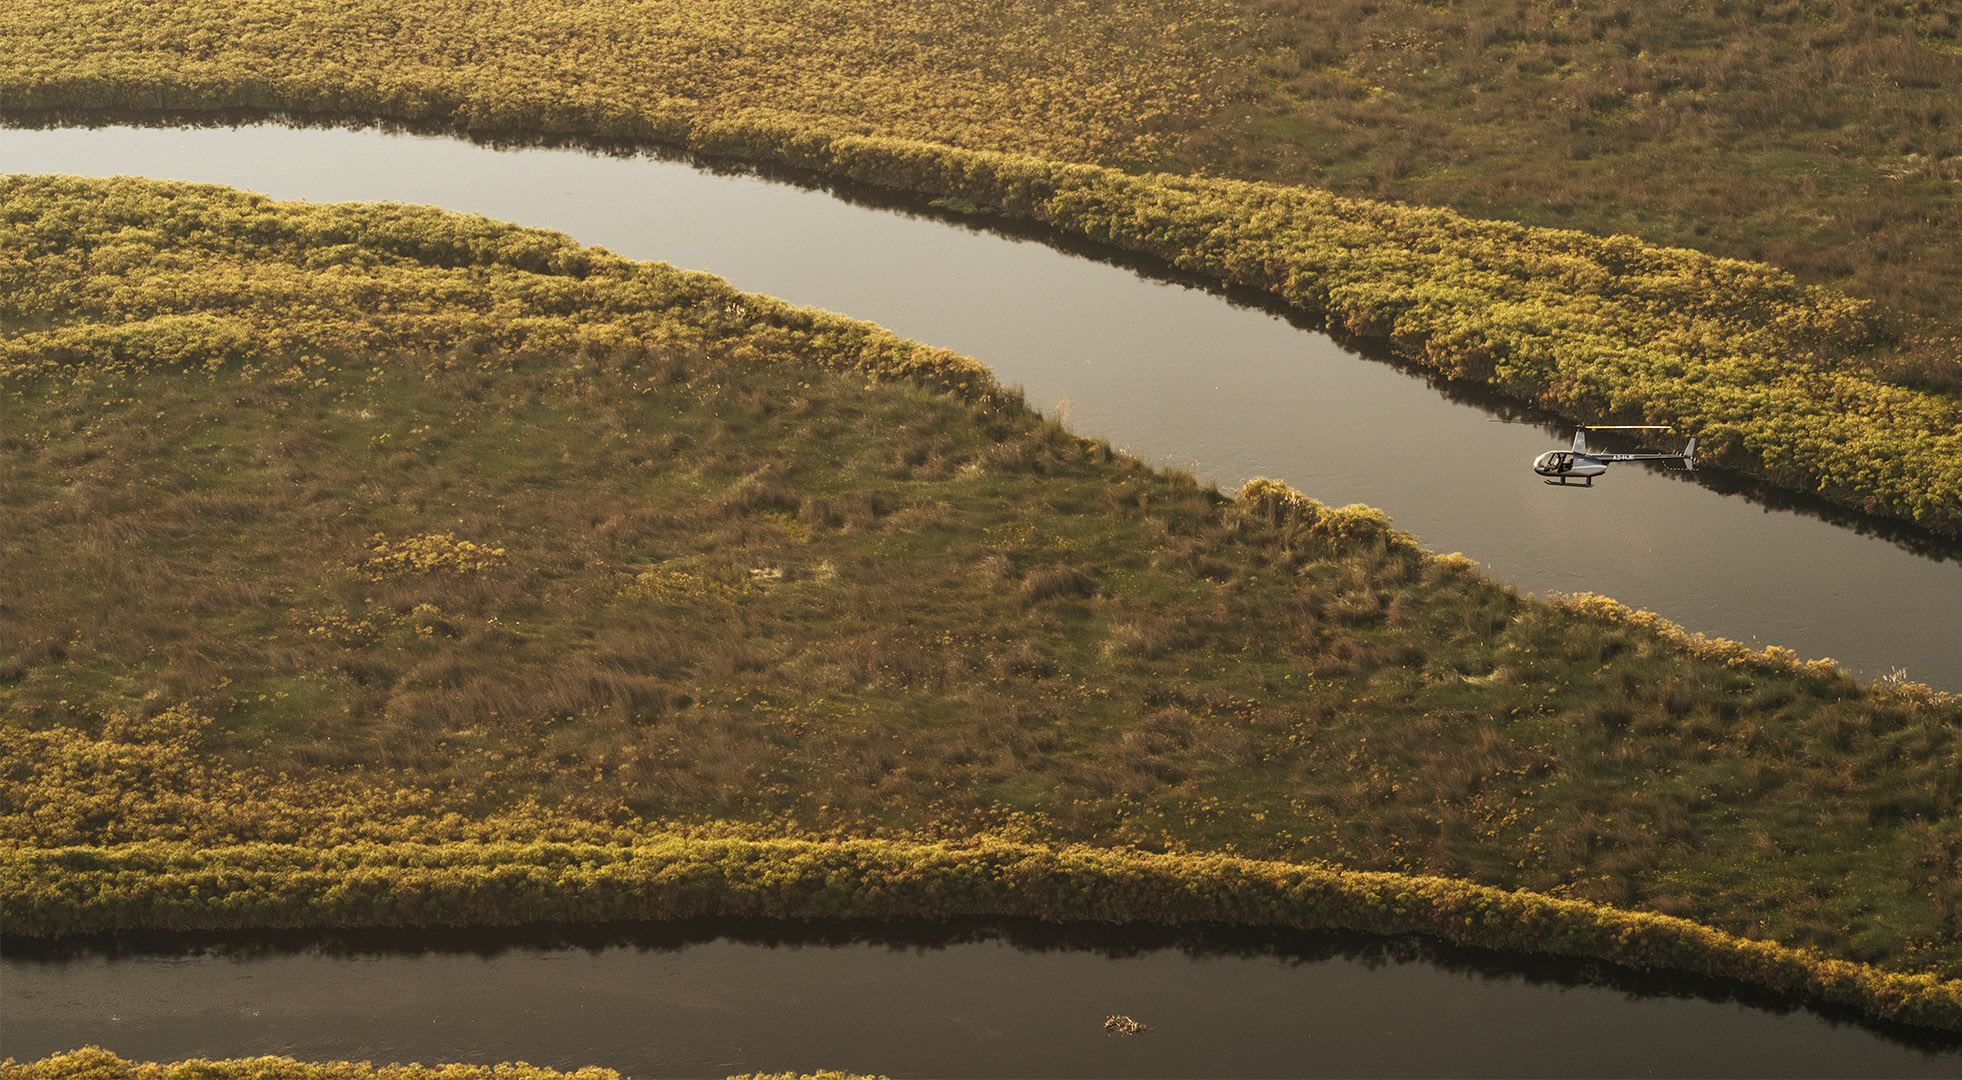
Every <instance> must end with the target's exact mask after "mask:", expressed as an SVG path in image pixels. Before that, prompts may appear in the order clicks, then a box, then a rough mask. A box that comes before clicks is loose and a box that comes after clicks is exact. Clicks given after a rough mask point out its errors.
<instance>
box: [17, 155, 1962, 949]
mask: <svg viewBox="0 0 1962 1080" xmlns="http://www.w3.org/2000/svg"><path fill="white" fill-rule="evenodd" d="M9 191H10V196H9V202H8V204H7V205H8V207H9V214H10V216H9V217H8V219H7V220H6V223H5V224H6V227H7V228H8V230H9V232H8V237H7V239H8V242H7V243H6V244H5V245H4V247H0V250H3V251H5V252H7V253H8V256H9V258H10V261H9V262H7V263H6V264H5V273H6V274H7V275H8V280H9V282H10V284H11V288H10V289H9V291H8V292H7V294H6V300H5V301H4V305H5V306H0V362H4V364H5V372H4V376H0V377H4V378H5V380H6V381H5V383H4V384H3V385H4V390H5V392H4V395H0V432H4V433H5V434H4V436H0V438H4V441H3V442H0V453H4V458H3V459H0V462H4V470H5V473H4V481H5V482H4V484H0V513H4V515H5V524H4V527H0V560H4V563H5V565H6V566H7V567H8V568H9V570H8V573H7V575H6V576H5V577H4V578H0V708H4V712H0V721H3V722H4V726H0V736H3V737H4V774H0V775H4V780H5V782H4V784H0V835H4V836H5V838H6V839H7V841H8V842H9V843H10V844H13V845H15V853H14V855H13V856H10V858H13V859H14V860H15V862H14V863H10V864H9V865H16V864H18V865H19V866H25V865H28V864H29V863H33V864H34V865H36V866H40V865H42V864H40V863H34V859H35V857H36V856H35V854H34V853H35V852H39V851H49V850H50V849H57V848H84V849H95V850H99V851H100V852H101V853H102V857H103V858H105V859H108V860H111V861H112V862H113V861H114V860H115V859H118V858H122V857H123V856H122V855H119V854H118V852H122V851H124V850H125V849H126V848H127V849H128V850H130V851H132V852H134V853H135V854H134V855H132V856H131V857H135V858H149V857H150V856H149V855H147V854H144V853H145V852H148V851H150V850H151V849H150V848H146V847H144V846H143V845H146V844H156V843H163V844H166V845H169V844H180V845H188V846H187V847H185V848H184V849H183V852H182V855H181V857H182V858H186V859H193V860H195V859H196V858H203V857H205V855H204V854H199V853H198V849H200V848H208V849H210V852H209V854H210V857H212V858H217V859H220V860H223V859H225V858H227V857H228V856H226V855H225V852H227V851H231V850H234V849H237V850H239V851H241V852H250V851H258V850H261V848H260V847H255V846H254V845H260V846H263V845H285V846H288V847H289V848H290V847H291V846H294V845H297V848H298V850H299V851H301V852H302V853H304V852H307V851H316V852H321V853H322V855H321V857H322V858H326V857H328V853H330V852H332V851H337V850H341V849H342V848H343V847H345V846H346V845H359V844H370V845H377V844H378V845H391V844H423V845H444V844H479V843H490V842H511V843H518V844H524V843H528V842H535V841H543V840H559V841H568V842H573V841H577V842H585V843H597V844H601V845H617V844H634V843H639V842H641V841H645V840H647V839H649V838H650V837H659V836H668V835H673V834H682V835H688V836H698V837H700V836H717V835H730V836H735V837H741V838H752V839H758V838H771V837H787V838H803V839H816V840H826V839H837V838H847V837H889V838H894V839H897V840H905V841H910V842H946V843H954V844H961V843H967V842H971V841H974V840H975V839H977V838H979V837H984V836H986V837H997V838H1004V839H1007V840H1015V841H1020V842H1025V843H1029V844H1034V845H1037V846H1039V847H1040V846H1056V845H1067V844H1087V845H1092V846H1093V847H1096V848H1099V849H1111V850H1129V849H1133V848H1135V849H1139V850H1142V851H1146V852H1172V853H1189V854H1191V855H1193V856H1194V857H1197V856H1200V855H1206V854H1219V853H1232V854H1236V855H1244V856H1249V857H1254V858H1258V859H1267V860H1276V861H1278V862H1279V863H1282V864H1289V865H1297V866H1298V865H1302V864H1313V863H1316V862H1327V863H1332V864H1337V865H1341V866H1345V867H1353V868H1357V869H1364V870H1386V871H1399V872H1405V873H1415V874H1431V875H1441V876H1443V877H1445V878H1452V879H1461V880H1463V881H1466V882H1471V883H1478V884H1482V885H1488V886H1495V887H1498V888H1501V889H1513V888H1522V889H1530V890H1534V891H1535V892H1537V893H1542V894H1546V895H1548V896H1552V897H1571V898H1575V899H1580V900H1588V901H1594V902H1598V903H1605V904H1611V905H1616V906H1617V907H1619V908H1623V909H1628V910H1632V911H1634V912H1637V913H1640V912H1652V913H1660V914H1666V915H1679V916H1683V917H1686V918H1690V919H1693V920H1696V921H1697V922H1700V923H1703V924H1707V925H1710V926H1714V927H1717V928H1720V929H1722V930H1725V931H1728V932H1731V933H1734V934H1740V935H1744V936H1746V937H1752V938H1767V939H1773V940H1776V941H1780V942H1783V943H1785V944H1788V945H1796V946H1806V947H1811V948H1817V949H1821V950H1824V951H1825V952H1826V953H1827V954H1828V955H1830V956H1834V957H1839V958H1844V959H1851V960H1859V961H1863V962H1871V963H1876V964H1880V965H1882V966H1883V967H1886V968H1889V969H1892V970H1896V971H1932V972H1939V973H1941V974H1943V975H1945V976H1946V977H1949V978H1953V977H1955V975H1956V974H1957V971H1958V968H1957V964H1958V962H1962V957H1959V956H1958V952H1957V950H1958V940H1959V938H1958V934H1957V926H1958V915H1959V913H1962V892H1958V885H1957V882H1958V875H1957V873H1956V864H1957V858H1958V855H1962V832H1958V819H1957V817H1956V814H1955V799H1956V791H1955V777H1956V776H1957V774H1958V773H1957V767H1958V759H1957V754H1958V751H1957V743H1956V740H1955V734H1956V725H1957V721H1958V706H1957V704H1956V703H1955V702H1954V701H1953V700H1952V699H1946V698H1942V697H1939V696H1931V695H1928V694H1926V693H1925V691H1915V690H1912V689H1902V688H1896V687H1891V686H1869V687H1862V686H1859V685H1858V684H1856V683H1855V682H1854V681H1853V680H1851V679H1849V678H1847V677H1846V676H1844V675H1842V674H1840V673H1838V672H1836V671H1834V670H1833V669H1831V668H1830V666H1829V665H1805V664H1801V663H1798V662H1797V661H1796V660H1795V659H1794V658H1791V657H1790V656H1789V655H1788V654H1779V653H1777V652H1771V653H1764V654H1759V653H1754V652H1751V651H1749V650H1744V649H1741V648H1738V647H1736V646H1729V645H1721V644H1713V643H1707V642H1701V643H1700V642H1697V641H1694V640H1691V639H1686V638H1685V637H1684V636H1683V635H1681V634H1680V633H1670V632H1658V630H1657V629H1656V628H1655V627H1653V626H1652V625H1649V622H1650V621H1649V620H1644V619H1643V618H1641V617H1638V616H1635V615H1633V614H1631V613H1628V612H1626V611H1624V610H1622V609H1619V608H1617V607H1615V606H1614V605H1612V604H1611V603H1607V602H1604V601H1596V600H1575V601H1568V602H1564V603H1548V602H1544V601H1538V600H1530V599H1522V598H1520V597H1518V596H1516V595H1514V594H1513V593H1512V592H1511V591H1509V590H1507V589H1505V588H1503V587H1501V586H1499V585H1496V584H1494V583H1492V582H1490V581H1487V580H1485V579H1483V578H1481V577H1480V576H1479V575H1478V574H1477V573H1476V572H1475V570H1474V569H1473V568H1472V566H1471V564H1470V563H1469V561H1467V560H1464V559H1460V558H1453V557H1446V558H1433V557H1430V556H1428V555H1425V554H1424V553H1422V552H1421V551H1419V550H1418V549H1417V547H1416V545H1415V544H1414V542H1413V541H1411V539H1410V538H1408V537H1406V536H1403V535H1402V534H1399V533H1397V532H1395V531H1394V530H1392V529H1390V528H1389V527H1388V526H1387V525H1386V523H1385V522H1384V520H1383V518H1382V516H1381V515H1380V514H1379V513H1377V512H1375V511H1371V510H1368V509H1366V508H1361V507H1356V508H1348V509H1345V510H1340V511H1336V510H1329V509H1327V508H1324V507H1320V506H1319V505H1318V504H1315V503H1313V502H1312V500H1307V499H1305V498H1302V497H1301V496H1298V495H1295V494H1293V493H1291V492H1288V491H1286V490H1285V489H1284V488H1281V487H1279V486H1278V485H1272V484H1267V483H1259V484H1254V485H1250V486H1249V488H1248V490H1247V491H1246V492H1244V493H1242V494H1241V495H1240V496H1239V497H1237V498H1229V497H1226V496H1223V495H1221V494H1219V493H1217V492H1214V491H1210V490H1208V489H1205V488H1202V487H1200V486H1198V485H1196V484H1195V483H1194V482H1193V481H1192V480H1191V479H1190V478H1189V477H1183V476H1180V475H1178V474H1175V473H1163V472H1158V471H1154V470H1151V469H1148V468H1146V467H1144V466H1142V465H1140V464H1139V463H1137V462H1135V461H1133V460H1130V459H1127V458H1124V457H1122V456H1121V455H1116V454H1113V453H1112V452H1111V450H1110V448H1109V447H1108V446H1107V445H1105V444H1102V443H1100V442H1097V441H1095V440H1084V439H1081V438H1079V437H1077V436H1075V435H1074V434H1072V433H1070V432H1069V431H1068V430H1067V429H1066V428H1065V427H1063V426H1062V425H1061V424H1059V423H1057V422H1055V421H1053V420H1045V419H1043V418H1041V417H1039V416H1036V415H1034V414H1032V413H1030V412H1029V411H1027V410H1026V409H1025V408H1023V407H1022V405H1021V403H1020V402H1019V400H1018V399H1017V397H1016V396H1015V395H1014V394H1012V393H1008V392H1005V391H1002V390H1001V389H999V388H997V387H995V386H994V384H993V383H992V381H991V380H990V379H989V378H988V377H987V375H986V373H985V372H984V371H982V370H980V369H979V368H978V367H977V366H975V365H974V364H973V363H972V362H971V361H966V360H963V359H962V358H959V357H955V356H952V355H951V354H947V353H944V352H940V351H937V350H932V349H928V348H925V347H922V346H916V345H912V344H910V343H907V342H903V341H899V340H898V339H895V338H893V337H891V336H890V335H888V334H885V333H884V332H882V331H878V330H877V329H876V328H872V327H867V326H865V325H864V324H858V323H852V322H850V321H849V320H845V319H842V318H838V317H835V316H829V315H824V314H822V313H816V312H809V311H803V310H800V309H795V308H791V307H789V306H787V305H784V304H781V303H780V302H777V301H772V300H769V299H767V298H762V297H755V296H746V295H744V294H740V293H736V292H734V291H733V290H730V289H729V288H728V287H727V286H726V285H723V284H722V283H720V282H718V281H716V280H715V279H713V278H709V277H706V276H705V275H696V274H684V273H680V272H676V271H673V270H670V269H668V268H666V267H663V266H660V265H658V264H636V263H630V262H627V261H626V260H621V259H617V258H615V257H613V256H610V255H607V254H606V253H604V252H600V251H598V250H596V249H581V248H578V247H577V246H576V245H573V244H572V243H570V242H569V241H567V240H566V239H565V238H563V237H559V236H555V235H553V234H549V233H543V232H538V231H535V230H522V229H516V228H513V227H509V226H502V225H498V224H495V223H491V222H487V221H484V220H482V219H473V218H464V217H459V216H456V215H447V214H442V213H440V212H437V211H433V210H422V209H413V208H403V207H387V206H366V207H362V206H356V207H347V206H307V205H305V204H276V203H270V202H268V201H266V200H263V199H259V198H256V197H249V196H244V195H240V194H238V193H231V192H225V191H223V190H221V189H213V188H201V187H195V186H190V185H164V184H148V183H143V182H137V181H118V182H86V181H75V180H48V181H17V182H15V183H14V185H13V186H12V187H11V188H10V189H9ZM112 267H113V271H114V272H113V273H109V272H107V271H108V269H109V268H112ZM282 850H287V849H286V848H282ZM348 850H353V849H348ZM936 850H937V849H936ZM384 854H385V853H384ZM439 854H440V853H439ZM170 857H171V858H178V857H179V856H170ZM252 857H254V858H256V857H257V856H252ZM290 857H291V854H290V851H289V852H288V854H286V855H281V856H280V858H282V859H287V858H290ZM349 857H350V858H351V857H353V856H349ZM364 857H365V856H364ZM440 857H442V858H451V857H452V856H449V855H441V856H440ZM905 857H906V858H911V857H912V856H910V855H909V856H905ZM470 858H477V857H475V856H472V857H470ZM65 859H68V860H71V861H72V859H82V860H83V861H87V860H86V859H84V858H83V856H81V855H75V856H72V857H71V856H68V855H62V856H58V857H55V862H53V863H48V864H46V865H49V866H59V865H66V864H64V863H63V862H62V860H65ZM73 865H74V866H77V867H79V866H80V865H81V863H80V862H73ZM187 865H188V864H187ZM35 872H36V873H39V871H35ZM77 873H79V871H77ZM29 876H32V875H29ZM57 876H59V875H57ZM8 880H9V881H10V882H12V883H13V884H12V885H11V886H10V887H21V888H25V887H27V886H25V885H22V884H21V883H22V882H24V881H26V880H27V878H26V877H21V878H9V879H8ZM35 880H36V881H40V879H38V878H37V879H35ZM218 880H231V879H228V878H224V877H222V876H221V877H220V878H219V879H218ZM43 886H46V887H49V888H55V889H56V890H57V891H58V890H59V887H60V882H59V881H58V880H57V881H56V882H54V884H53V885H48V883H47V882H45V881H42V882H41V883H40V884H39V885H36V886H34V887H35V888H41V887H43ZM35 895H38V894H35ZM192 895H196V894H192ZM203 895H207V896H209V895H210V894H209V893H206V894H203ZM6 899H7V902H8V903H13V904H19V905H22V906H20V907H17V908H10V909H9V910H10V911H11V912H13V914H11V915H10V918H16V919H21V918H33V917H39V916H35V915H34V914H33V913H34V912H35V911H36V910H39V909H38V908H36V907H35V905H36V904H38V903H40V902H41V901H38V900H34V899H32V898H31V897H29V896H26V895H24V894H23V895H15V896H11V897H8V898H6ZM95 902H99V903H102V904H113V903H114V901H113V899H112V898H111V897H110V895H109V894H108V893H104V894H102V895H101V896H99V897H98V898H97V901H95ZM172 903H177V904H180V905H181V904H184V903H189V904H191V906H192V907H193V908H195V907H196V904H197V901H195V900H185V899H183V898H179V899H178V900H175V901H172ZM211 903H213V904H214V905H221V904H222V903H224V901H223V899H222V897H217V898H213V899H212V900H211ZM50 910H52V909H50ZM255 910H256V909H255ZM262 917H264V918H266V919H275V920H276V919H277V918H279V917H282V916H280V915H279V914H278V913H277V912H266V913H262Z"/></svg>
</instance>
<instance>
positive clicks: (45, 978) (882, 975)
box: [0, 921, 1962, 1077]
mask: <svg viewBox="0 0 1962 1080" xmlns="http://www.w3.org/2000/svg"><path fill="white" fill-rule="evenodd" d="M0 977H4V981H5V989H6V998H7V1005H6V1014H7V1023H6V1029H5V1036H4V1042H5V1052H6V1053H7V1054H11V1055H13V1056H15V1057H19V1058H24V1059H31V1058H35V1057H39V1056H42V1055H45V1054H47V1053H50V1052H55V1051H59V1050H63V1049H70V1048H73V1047H76V1046H81V1045H85V1044H89V1043H96V1044H100V1045H103V1046H106V1047H108V1048H109V1049H112V1050H115V1051H116V1052H118V1053H120V1054H122V1055H123V1056H125V1057H129V1058H132V1059H153V1060H154V1059H164V1060H179V1059H183V1058H187V1057H195V1056H229V1055H244V1054H285V1055H290V1056H295V1057H298V1058H301V1059H303V1060H321V1059H353V1060H372V1061H377V1062H383V1061H413V1060H420V1061H424V1062H431V1061H471V1062H496V1061H506V1060H516V1059H523V1060H529V1061H531V1062H532V1063H533V1064H538V1065H550V1066H555V1067H560V1068H570V1067H574V1066H578V1065H584V1064H599V1065H607V1066H610V1067H612V1068H616V1069H619V1070H621V1071H622V1072H623V1073H625V1074H627V1075H629V1076H636V1077H649V1076H727V1075H731V1074H737V1073H745V1072H772V1071H781V1070H804V1071H808V1070H814V1069H818V1068H827V1069H845V1070H856V1071H860V1072H873V1073H884V1074H887V1075H892V1076H948V1075H959V1076H1037V1075H1040V1076H1498V1075H1508V1076H1645V1075H1658V1076H1852V1075H1866V1076H1903V1077H1905V1076H1955V1075H1962V1037H1955V1036H1948V1037H1944V1036H1939V1035H1929V1034H1925V1033H1922V1034H1917V1033H1911V1032H1904V1031H1901V1030H1898V1029H1886V1028H1876V1027H1869V1026H1862V1025H1860V1024H1858V1023H1854V1022H1852V1021H1850V1020H1849V1019H1847V1018H1845V1017H1837V1016H1829V1015H1825V1014H1821V1013H1818V1012H1813V1011H1810V1010H1805V1009H1792V1008H1791V1007H1789V1006H1786V1005H1780V1004H1778V1003H1777V1002H1775V1001H1771V1000H1769V999H1765V998H1762V997H1752V996H1750V995H1749V994H1748V993H1747V994H1746V996H1744V997H1743V998H1739V997H1737V996H1735V994H1734V993H1733V991H1732V990H1731V989H1730V988H1726V987H1724V986H1721V985H1718V984H1713V983H1708V982H1703V981H1698V980H1693V979H1685V978H1682V977H1674V976H1655V975H1639V974H1635V973H1632V972H1626V971H1619V970H1616V969H1612V968H1605V967H1603V966H1600V965H1588V964H1585V963H1579V962H1572V961H1534V960H1531V959H1520V958H1511V957H1500V956H1496V955H1494V954H1490V953H1484V952H1479V951H1476V950H1468V949H1453V948H1448V947H1445V946H1440V945H1433V944H1427V943H1424V942H1421V941H1417V940H1414V939H1391V940H1385V939H1380V938H1364V937H1358V936H1353V935H1336V934H1293V933H1263V932H1250V931H1239V930H1224V929H1219V930H1210V931H1208V930H1183V931H1172V930H1156V931H1154V930H1144V931H1139V930H1136V929H1125V930H1119V929H1116V928H1109V927H1104V928H1095V927H1070V928H1058V927H1048V926H1041V925H1036V924H1028V923H966V924H954V925H952V926H948V925H940V924H817V925H813V926H802V925H798V924H794V923H757V922H741V921H716V922H703V923H684V924H678V925H669V926H663V927H655V928H647V927H640V928H606V927H591V928H580V929H575V930H565V931H533V932H530V933H525V934H513V933H510V932H499V933H495V934H483V933H458V932H450V933H444V932H437V933H435V934H429V933H415V934H407V933H373V932H370V933H358V934H336V935H330V936H324V937H323V936H318V935H314V936H294V935H267V936H259V937H237V936H234V937H229V938H226V939H223V940H222V941H204V942H199V941H197V940H195V939H183V938H177V939H169V938H157V939H150V940H147V941H136V942H129V941H125V942H122V943H120V944H118V945H116V946H114V947H106V946H102V945H99V944H88V943H84V944H82V945H79V946H76V945H57V946H46V945H42V946H35V947H34V948H33V949H31V950H29V951H26V952H24V953H23V952H20V951H19V950H14V951H12V952H10V954H9V955H8V956H7V957H6V958H5V959H4V960H0ZM1111 1015H1126V1016H1130V1017H1132V1018H1133V1019H1135V1020H1137V1021H1139V1022H1140V1023H1143V1024H1144V1025H1146V1029H1145V1030H1144V1031H1143V1032H1141V1033H1138V1034H1135V1035H1130V1036H1118V1035H1111V1034H1107V1033H1106V1032H1105V1031H1104V1027H1103V1025H1104V1019H1105V1017H1107V1016H1111Z"/></svg>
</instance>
